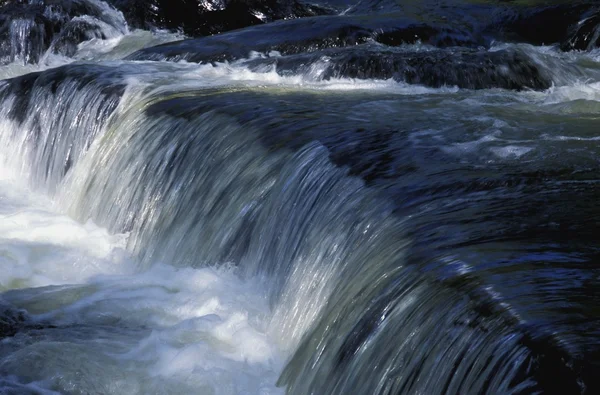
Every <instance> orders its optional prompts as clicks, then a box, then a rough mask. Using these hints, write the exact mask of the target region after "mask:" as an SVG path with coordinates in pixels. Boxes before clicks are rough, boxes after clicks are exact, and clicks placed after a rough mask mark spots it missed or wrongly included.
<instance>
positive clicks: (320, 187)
mask: <svg viewBox="0 0 600 395" xmlns="http://www.w3.org/2000/svg"><path fill="white" fill-rule="evenodd" d="M131 71H132V70H131V69H129V68H122V69H118V68H117V69H116V71H115V69H112V68H109V67H103V66H89V65H73V66H68V67H64V68H60V69H54V70H51V71H47V72H43V73H36V74H30V75H27V76H24V77H19V78H16V79H13V80H10V81H8V82H5V83H4V84H3V85H2V86H0V100H2V109H3V110H2V111H3V113H2V118H3V119H4V129H5V133H4V135H3V141H2V145H3V147H4V148H3V151H2V154H3V157H4V158H3V159H4V161H5V163H7V164H8V165H12V166H13V167H14V166H19V164H20V165H21V168H20V171H21V172H22V173H23V174H26V175H27V177H29V179H30V180H31V181H32V183H33V184H34V185H36V186H37V187H38V188H40V187H41V188H42V189H45V190H46V191H49V192H50V193H51V194H53V195H54V196H55V198H56V199H57V201H58V203H59V204H60V205H62V206H63V207H64V208H65V209H66V210H68V211H69V212H70V213H71V215H72V216H74V217H75V218H77V219H79V220H80V221H82V222H85V221H87V220H88V219H92V220H93V221H95V222H96V223H98V224H100V225H102V226H105V227H107V228H108V229H109V230H110V231H112V232H114V233H122V232H128V233H129V239H128V247H129V250H130V251H131V252H132V253H133V254H134V255H135V256H136V259H137V261H138V262H139V264H140V265H141V267H142V268H147V267H148V266H149V265H152V264H155V263H156V262H169V263H170V264H172V265H175V266H179V267H190V266H193V267H198V266H204V265H214V264H215V263H219V264H225V263H228V264H232V265H234V266H235V267H236V272H237V273H238V274H239V275H241V276H242V277H244V278H256V277H258V278H261V279H262V281H263V284H264V292H265V294H266V295H268V297H269V300H270V301H271V307H272V309H273V317H272V319H271V323H270V326H269V332H270V333H271V334H272V335H273V337H274V338H275V339H277V340H278V342H279V343H280V346H281V347H282V348H284V349H287V351H288V352H289V353H291V354H292V357H291V359H290V361H289V363H288V364H287V367H286V368H285V370H284V372H283V374H282V375H281V378H280V384H281V385H285V386H287V390H288V392H289V393H292V394H305V393H351V392H356V393H370V392H376V393H413V392H419V393H438V392H450V393H529V392H532V391H544V390H546V389H548V388H552V386H553V385H555V384H556V381H555V378H554V377H547V376H544V375H541V374H540V373H539V372H543V371H544V369H545V367H546V366H551V367H552V369H554V370H555V371H557V372H560V373H561V379H562V380H564V381H565V382H566V384H564V383H563V384H562V386H561V388H568V389H575V390H577V388H578V387H577V385H578V384H577V380H576V377H575V375H574V373H573V371H572V369H571V367H570V366H569V365H568V363H567V362H566V361H567V359H568V357H566V356H565V355H564V354H562V351H560V350H561V347H560V345H558V344H557V343H556V342H555V341H554V340H553V338H552V337H551V336H550V337H548V338H542V339H540V338H532V337H531V336H530V334H529V332H528V330H527V329H526V326H525V323H524V322H522V320H521V319H520V318H519V316H518V314H516V313H515V312H514V311H512V309H511V306H510V305H509V304H506V303H504V302H503V301H502V299H501V298H499V297H498V296H497V295H496V294H495V292H494V291H493V289H492V288H491V287H489V286H487V285H485V284H484V283H483V282H482V281H481V279H479V278H478V277H477V276H476V275H474V274H471V273H470V272H468V271H466V272H459V273H455V274H454V275H452V276H450V277H449V278H447V279H440V278H438V277H436V276H435V273H434V272H431V273H430V272H428V271H427V270H425V269H424V268H425V266H426V265H427V264H429V263H430V262H428V261H426V260H425V261H420V260H419V259H416V258H415V256H414V255H412V254H411V241H410V238H409V237H408V236H407V232H406V228H405V225H404V219H403V218H402V217H401V216H400V215H398V213H395V212H394V210H393V206H392V205H391V204H390V203H389V202H388V201H386V200H385V199H384V198H383V197H382V196H381V195H380V193H379V192H378V191H377V190H376V189H373V188H368V187H367V186H366V185H365V182H364V181H363V180H361V179H359V178H356V177H353V176H350V175H349V169H348V168H346V167H337V166H335V165H334V164H333V162H332V160H331V158H330V155H331V153H330V151H329V150H328V149H327V148H326V147H325V146H323V145H322V144H321V143H319V142H317V141H307V142H305V143H303V144H301V145H299V146H294V145H289V146H286V145H283V146H276V145H269V144H266V143H265V140H264V135H265V131H264V130H263V129H262V128H261V126H260V125H258V124H256V123H251V122H249V121H248V120H247V119H246V120H244V117H243V116H242V115H240V116H239V117H236V116H234V115H231V114H230V113H231V111H233V110H232V108H229V109H228V110H227V111H219V109H218V108H217V109H215V108H211V107H210V106H208V104H207V103H209V102H210V100H211V97H212V95H213V94H218V93H219V92H220V90H219V89H220V88H214V89H205V90H202V91H195V90H193V89H191V88H190V89H189V90H187V91H178V92H173V91H171V90H170V89H169V88H168V86H165V87H162V88H160V89H146V88H145V87H144V85H143V84H141V85H137V88H135V89H131V88H128V84H127V83H126V82H125V81H126V80H127V78H130V77H131V76H132V74H131ZM140 72H141V71H140ZM390 345H393V346H390Z"/></svg>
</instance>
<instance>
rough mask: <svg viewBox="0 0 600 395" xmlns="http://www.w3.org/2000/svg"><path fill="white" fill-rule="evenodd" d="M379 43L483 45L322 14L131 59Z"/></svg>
mask: <svg viewBox="0 0 600 395" xmlns="http://www.w3.org/2000/svg"><path fill="white" fill-rule="evenodd" d="M369 40H375V41H378V42H381V43H383V44H386V45H390V46H397V45H401V44H413V43H415V42H418V41H420V42H422V43H424V44H431V45H437V46H451V45H459V44H460V45H464V46H469V47H476V46H478V45H480V44H482V43H483V41H482V40H481V38H479V37H478V36H474V35H471V34H470V33H468V32H466V31H460V30H452V29H451V28H450V27H449V26H447V25H426V24H422V23H418V22H417V21H415V20H412V19H409V18H402V17H398V16H393V17H391V16H387V17H380V16H377V17H355V16H320V17H314V18H302V19H296V20H290V21H278V22H274V23H269V24H266V25H261V26H253V27H249V28H246V29H243V30H237V31H233V32H228V33H224V34H220V35H218V36H212V37H204V38H198V39H193V40H184V41H180V42H175V43H168V44H164V45H160V46H156V47H152V48H146V49H143V50H141V51H138V52H136V53H134V54H132V55H131V56H129V58H128V59H131V60H174V61H177V60H187V61H190V62H198V63H208V62H222V61H231V60H235V59H240V58H245V57H247V56H248V55H249V54H250V52H251V51H256V52H262V53H268V52H269V51H278V52H280V53H282V54H284V55H287V54H297V53H302V52H314V51H319V50H323V49H326V48H338V47H347V46H354V45H358V44H363V43H366V42H367V41H369Z"/></svg>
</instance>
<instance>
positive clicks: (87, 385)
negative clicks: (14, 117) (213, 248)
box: [0, 169, 285, 395]
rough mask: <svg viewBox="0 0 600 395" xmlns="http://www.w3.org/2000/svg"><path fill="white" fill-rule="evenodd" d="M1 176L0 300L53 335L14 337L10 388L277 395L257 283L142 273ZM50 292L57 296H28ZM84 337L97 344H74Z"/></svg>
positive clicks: (106, 239) (220, 274) (6, 362)
mask: <svg viewBox="0 0 600 395" xmlns="http://www.w3.org/2000/svg"><path fill="white" fill-rule="evenodd" d="M0 175H1V176H2V177H1V178H0V265H1V267H2V270H1V271H0V290H2V291H7V290H12V291H11V292H10V293H8V294H4V299H5V301H7V302H9V303H11V304H13V305H15V306H16V307H18V308H24V309H26V310H27V311H28V312H29V313H30V314H31V315H32V318H33V319H34V320H41V321H44V322H45V321H49V322H51V323H52V324H53V325H55V326H57V327H58V328H57V329H54V330H52V331H50V332H47V333H46V332H42V333H46V334H45V335H44V336H47V337H44V338H40V339H39V340H37V341H35V342H33V343H23V344H20V343H19V342H20V341H21V338H15V340H14V341H13V343H14V344H15V345H16V344H19V345H18V346H16V347H13V348H10V350H11V351H10V352H5V353H4V354H3V355H2V356H0V367H1V368H2V369H3V371H10V372H14V374H15V375H17V376H18V377H19V380H18V383H17V382H16V381H15V384H14V385H25V386H28V387H31V388H33V387H35V388H46V389H48V390H49V391H50V390H54V391H59V392H63V391H67V392H69V391H74V392H77V391H79V392H81V393H86V392H90V391H91V392H94V391H100V392H101V393H106V394H113V393H114V394H123V393H128V394H147V393H170V394H171V393H174V394H177V393H179V394H189V393H213V394H242V393H247V394H265V395H266V394H280V393H282V391H283V390H282V389H280V388H277V387H276V386H275V383H276V380H277V377H278V374H279V372H280V371H281V369H282V367H283V362H284V359H285V356H284V355H283V354H282V352H281V351H280V350H279V348H278V347H277V346H276V343H275V342H274V341H273V340H272V339H271V338H270V337H269V335H268V331H267V329H268V323H269V321H270V317H271V312H270V310H269V308H268V304H267V300H266V297H265V295H264V293H263V289H262V288H261V287H260V284H259V283H258V281H254V280H252V279H249V280H242V279H240V278H239V277H238V276H237V275H236V273H235V269H234V268H233V267H229V266H227V265H224V266H220V267H219V268H216V267H204V268H199V269H195V268H183V269H176V268H174V267H172V266H169V265H165V264H161V263H156V264H154V265H152V266H151V268H150V269H149V270H147V271H145V272H139V270H138V266H137V262H136V260H135V259H134V258H133V257H131V256H130V255H129V254H128V253H127V252H126V251H125V249H124V246H125V242H126V237H127V235H111V234H109V233H108V232H107V231H106V230H105V229H102V228H100V227H98V226H96V225H95V224H93V223H91V222H90V223H86V224H80V223H78V222H76V221H74V220H72V219H71V218H69V217H67V216H66V215H63V214H61V213H60V212H56V211H55V210H54V209H53V207H54V206H53V204H52V202H51V201H50V200H48V199H47V198H45V197H43V196H37V195H35V194H34V193H33V192H31V191H30V190H28V189H27V188H26V187H23V186H21V185H20V184H19V180H18V178H17V176H14V174H13V173H11V172H10V171H8V170H6V169H3V170H2V171H0ZM199 265H200V266H202V265H201V263H199ZM47 286H54V287H51V288H35V287H47ZM56 286H58V287H56ZM97 328H108V329H97ZM90 330H91V331H95V330H100V331H101V333H102V334H103V335H102V336H98V335H95V334H93V333H95V332H93V333H92V334H89V335H78V334H79V333H86V332H85V331H90ZM106 330H108V334H106ZM81 331H83V332H81ZM53 336H55V337H56V339H55V338H54V337H53ZM57 345H60V350H59V349H57V348H56V347H57ZM31 366H36V368H35V369H31V368H30V367H31ZM82 372H83V374H82ZM11 385H12V384H11ZM48 393H51V392H48Z"/></svg>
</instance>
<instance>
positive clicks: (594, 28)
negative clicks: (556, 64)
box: [560, 8, 600, 51]
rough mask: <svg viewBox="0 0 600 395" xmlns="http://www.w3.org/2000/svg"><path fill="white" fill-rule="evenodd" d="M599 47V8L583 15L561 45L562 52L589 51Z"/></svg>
mask: <svg viewBox="0 0 600 395" xmlns="http://www.w3.org/2000/svg"><path fill="white" fill-rule="evenodd" d="M598 47H600V8H598V10H597V11H595V12H591V13H588V14H587V15H585V16H584V17H583V18H582V19H581V21H579V23H577V24H576V25H574V26H573V27H572V28H571V32H570V34H569V37H568V38H567V40H565V41H563V42H562V44H561V47H560V48H561V49H562V50H563V51H571V50H581V51H591V50H592V49H594V48H598Z"/></svg>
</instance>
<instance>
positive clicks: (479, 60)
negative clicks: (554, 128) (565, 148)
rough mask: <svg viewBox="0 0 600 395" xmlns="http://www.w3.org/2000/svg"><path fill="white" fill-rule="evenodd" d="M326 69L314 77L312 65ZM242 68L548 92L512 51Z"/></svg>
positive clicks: (368, 55)
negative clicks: (322, 65) (318, 65)
mask: <svg viewBox="0 0 600 395" xmlns="http://www.w3.org/2000/svg"><path fill="white" fill-rule="evenodd" d="M318 62H320V63H322V64H326V66H325V67H324V68H323V69H322V71H321V72H320V74H319V75H315V71H314V70H315V65H317V64H318ZM247 65H248V66H249V67H250V68H251V69H253V70H256V71H265V69H266V66H267V67H275V69H276V70H277V73H279V74H281V75H298V74H300V75H308V74H310V75H311V76H312V77H313V78H314V77H316V78H317V79H323V80H329V79H332V78H357V79H380V80H381V79H383V80H386V79H394V80H395V81H398V82H406V83H409V84H418V85H425V86H428V87H433V88H440V87H443V86H457V87H459V88H464V89H490V88H501V89H512V90H523V89H534V90H543V89H548V88H549V87H550V86H551V85H552V80H551V78H550V77H549V76H547V75H546V74H545V73H544V72H543V70H542V69H541V68H540V67H539V66H538V65H537V64H536V63H535V62H534V61H533V60H532V59H531V58H530V57H528V56H527V55H526V54H525V53H523V52H522V51H519V50H515V49H506V50H502V51H493V52H489V51H481V50H470V49H457V48H453V49H448V50H444V49H440V50H432V51H392V50H386V49H379V48H373V47H370V48H369V47H361V48H357V47H354V48H343V49H331V50H327V51H323V52H320V53H318V54H314V55H313V54H301V55H292V56H284V57H274V58H266V59H260V58H259V59H254V60H251V61H249V62H247Z"/></svg>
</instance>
